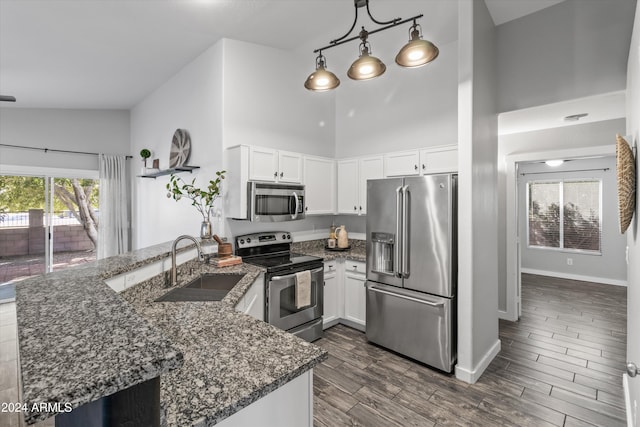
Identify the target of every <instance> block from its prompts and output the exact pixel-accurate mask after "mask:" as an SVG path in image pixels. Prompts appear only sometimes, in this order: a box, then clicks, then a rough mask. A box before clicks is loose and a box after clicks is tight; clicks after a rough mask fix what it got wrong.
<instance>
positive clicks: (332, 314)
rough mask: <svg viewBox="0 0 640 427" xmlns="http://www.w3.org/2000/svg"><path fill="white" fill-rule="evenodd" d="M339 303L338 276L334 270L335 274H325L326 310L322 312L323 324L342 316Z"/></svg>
mask: <svg viewBox="0 0 640 427" xmlns="http://www.w3.org/2000/svg"><path fill="white" fill-rule="evenodd" d="M325 270H326V269H325ZM338 304H339V299H338V278H337V276H336V274H335V270H334V273H333V274H325V276H324V310H323V313H322V323H323V325H327V324H328V323H329V322H332V321H334V320H337V319H338V318H339V317H340V315H339V309H338V307H339V305H338Z"/></svg>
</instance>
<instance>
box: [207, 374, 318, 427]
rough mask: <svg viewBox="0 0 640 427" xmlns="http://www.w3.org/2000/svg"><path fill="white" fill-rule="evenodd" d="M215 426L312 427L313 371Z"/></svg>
mask: <svg viewBox="0 0 640 427" xmlns="http://www.w3.org/2000/svg"><path fill="white" fill-rule="evenodd" d="M216 425H217V426H219V427H246V426H266V427H276V426H277V427H280V426H296V427H313V369H311V370H309V371H307V372H305V373H303V374H301V375H300V376H298V377H296V378H294V379H293V380H291V381H289V382H288V383H286V384H284V385H283V386H282V387H279V388H277V389H276V390H274V391H272V392H271V393H269V394H267V395H266V396H264V397H263V398H261V399H258V400H256V401H255V402H253V403H252V404H251V405H249V406H247V407H245V408H243V409H241V410H240V411H238V412H236V413H235V414H233V415H231V416H230V417H229V418H225V419H224V420H222V421H220V423H219V424H216Z"/></svg>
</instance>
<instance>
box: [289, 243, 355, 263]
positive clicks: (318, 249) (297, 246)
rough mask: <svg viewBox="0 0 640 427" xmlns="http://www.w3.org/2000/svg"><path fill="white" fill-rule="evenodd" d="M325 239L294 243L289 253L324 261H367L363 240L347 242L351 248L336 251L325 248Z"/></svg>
mask: <svg viewBox="0 0 640 427" xmlns="http://www.w3.org/2000/svg"><path fill="white" fill-rule="evenodd" d="M325 243H326V240H325V239H319V240H308V241H305V242H296V243H294V244H293V245H292V247H291V251H292V252H297V253H302V254H305V255H312V256H317V257H321V258H324V260H325V261H332V260H334V259H348V260H352V261H360V262H366V261H367V253H366V242H365V241H364V240H356V239H351V240H349V246H351V248H350V249H349V250H346V251H336V250H330V249H326V248H325Z"/></svg>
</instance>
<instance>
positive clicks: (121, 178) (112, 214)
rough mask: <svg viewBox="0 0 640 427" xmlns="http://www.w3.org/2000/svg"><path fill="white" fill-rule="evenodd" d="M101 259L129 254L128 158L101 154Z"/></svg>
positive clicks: (99, 236) (99, 256) (99, 226)
mask: <svg viewBox="0 0 640 427" xmlns="http://www.w3.org/2000/svg"><path fill="white" fill-rule="evenodd" d="M99 171H100V201H99V209H100V217H99V223H98V259H102V258H107V257H110V256H113V255H118V254H121V253H124V252H128V251H129V203H128V195H127V168H126V157H125V156H115V155H108V154H100V155H99Z"/></svg>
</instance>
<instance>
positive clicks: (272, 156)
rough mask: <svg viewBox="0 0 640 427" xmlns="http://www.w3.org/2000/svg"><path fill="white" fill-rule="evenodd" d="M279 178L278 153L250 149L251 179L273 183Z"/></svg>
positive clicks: (270, 150) (268, 149)
mask: <svg viewBox="0 0 640 427" xmlns="http://www.w3.org/2000/svg"><path fill="white" fill-rule="evenodd" d="M277 177H278V151H276V150H272V149H270V148H262V147H253V146H252V147H249V179H251V180H253V181H272V182H275V181H276V179H277Z"/></svg>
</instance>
